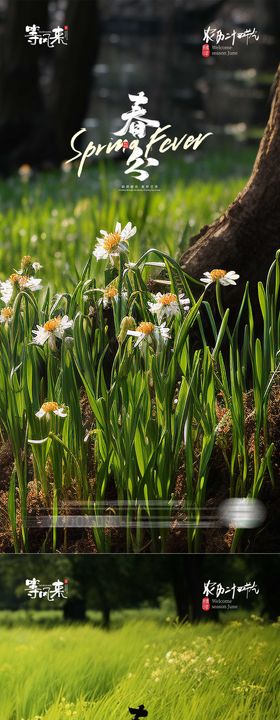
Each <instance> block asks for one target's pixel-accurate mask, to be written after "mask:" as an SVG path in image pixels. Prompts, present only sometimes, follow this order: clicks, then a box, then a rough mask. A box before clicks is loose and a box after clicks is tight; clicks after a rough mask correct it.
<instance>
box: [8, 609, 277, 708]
mask: <svg viewBox="0 0 280 720" xmlns="http://www.w3.org/2000/svg"><path fill="white" fill-rule="evenodd" d="M155 617H156V618H157V615H155ZM151 618H153V613H152V611H150V619H147V611H139V614H138V619H137V618H136V619H135V617H134V619H131V620H130V621H128V622H126V623H125V624H124V626H123V627H121V628H119V629H114V630H111V631H110V632H106V631H104V630H101V629H97V628H93V627H92V626H90V625H89V626H77V627H76V626H69V625H68V626H67V625H66V626H63V625H60V626H58V627H55V628H52V629H47V630H46V629H42V628H38V626H37V627H36V625H34V627H30V626H24V625H22V626H18V627H14V628H12V629H11V628H5V627H3V626H1V633H0V697H1V701H0V702H1V710H0V712H1V720H39V719H40V720H41V719H42V720H66V719H67V718H73V719H74V718H75V720H122V719H123V720H128V719H129V717H131V716H130V715H129V714H128V706H132V707H137V706H138V705H139V704H141V703H143V704H144V705H145V707H146V708H147V709H148V712H149V716H148V717H149V720H184V719H185V720H204V718H207V720H241V718H242V720H249V719H250V720H278V718H279V682H280V678H279V629H280V624H273V625H270V626H269V625H265V624H263V623H261V622H260V620H258V619H255V620H251V619H244V620H242V621H237V620H233V621H229V622H228V623H226V624H222V625H219V624H217V623H212V622H205V623H203V624H201V625H199V626H196V627H194V626H190V625H184V626H176V625H173V624H172V623H171V622H169V623H168V622H166V621H165V622H164V623H163V624H161V623H159V622H158V619H154V620H153V619H151ZM277 692H278V697H277Z"/></svg>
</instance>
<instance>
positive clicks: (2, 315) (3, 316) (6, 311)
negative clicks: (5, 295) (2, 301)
mask: <svg viewBox="0 0 280 720" xmlns="http://www.w3.org/2000/svg"><path fill="white" fill-rule="evenodd" d="M13 314H14V311H13V308H11V307H4V308H2V310H1V312H0V323H9V322H11V320H12V319H13Z"/></svg>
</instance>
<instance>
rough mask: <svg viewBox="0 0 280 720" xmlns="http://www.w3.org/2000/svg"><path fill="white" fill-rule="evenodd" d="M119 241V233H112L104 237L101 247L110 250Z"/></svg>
mask: <svg viewBox="0 0 280 720" xmlns="http://www.w3.org/2000/svg"><path fill="white" fill-rule="evenodd" d="M120 239H121V236H120V233H117V232H114V233H109V235H106V237H105V238H104V241H103V247H104V249H105V250H112V249H113V248H114V247H116V245H118V244H119V242H120Z"/></svg>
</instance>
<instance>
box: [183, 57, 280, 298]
mask: <svg viewBox="0 0 280 720" xmlns="http://www.w3.org/2000/svg"><path fill="white" fill-rule="evenodd" d="M279 158H280V65H279V67H278V70H277V73H276V77H275V83H274V97H273V102H272V106H271V112H270V116H269V119H268V123H267V126H266V128H265V131H264V135H263V138H262V140H261V143H260V147H259V151H258V154H257V157H256V160H255V164H254V167H253V171H252V174H251V177H250V179H249V180H248V182H247V184H246V186H245V188H244V189H243V190H242V192H240V193H239V195H238V196H237V197H236V199H235V200H234V202H233V203H232V204H231V205H230V206H229V207H228V209H227V210H226V211H225V212H224V213H223V214H222V215H221V216H220V217H219V218H218V219H217V220H215V221H214V222H213V223H212V224H211V225H206V226H204V227H203V228H202V229H201V231H200V233H199V234H198V235H196V236H195V237H193V238H192V239H191V246H190V247H189V249H188V250H187V251H186V252H185V253H184V254H183V256H182V258H181V260H180V264H181V266H182V267H183V268H184V270H186V272H188V274H189V275H191V276H193V277H195V278H200V277H201V276H202V273H203V272H205V271H206V270H213V269H215V268H221V269H224V270H235V271H236V272H237V273H239V275H240V281H239V282H238V283H237V286H236V287H231V288H227V291H228V292H227V300H228V301H229V302H228V304H229V306H230V305H234V304H236V303H238V302H239V301H240V298H241V295H242V293H243V290H244V284H245V282H246V281H247V280H249V281H250V287H252V286H253V288H254V286H255V285H256V283H257V281H258V280H265V278H266V274H267V271H268V269H269V267H270V265H271V263H272V262H273V259H274V256H275V253H276V250H277V249H278V248H279V247H280V200H279V198H280V162H279Z"/></svg>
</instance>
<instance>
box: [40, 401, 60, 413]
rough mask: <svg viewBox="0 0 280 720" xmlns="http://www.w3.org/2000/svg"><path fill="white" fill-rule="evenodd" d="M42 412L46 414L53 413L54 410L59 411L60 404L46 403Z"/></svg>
mask: <svg viewBox="0 0 280 720" xmlns="http://www.w3.org/2000/svg"><path fill="white" fill-rule="evenodd" d="M42 410H44V412H46V413H48V412H53V411H54V410H58V404H57V402H45V403H43V405H42Z"/></svg>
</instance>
